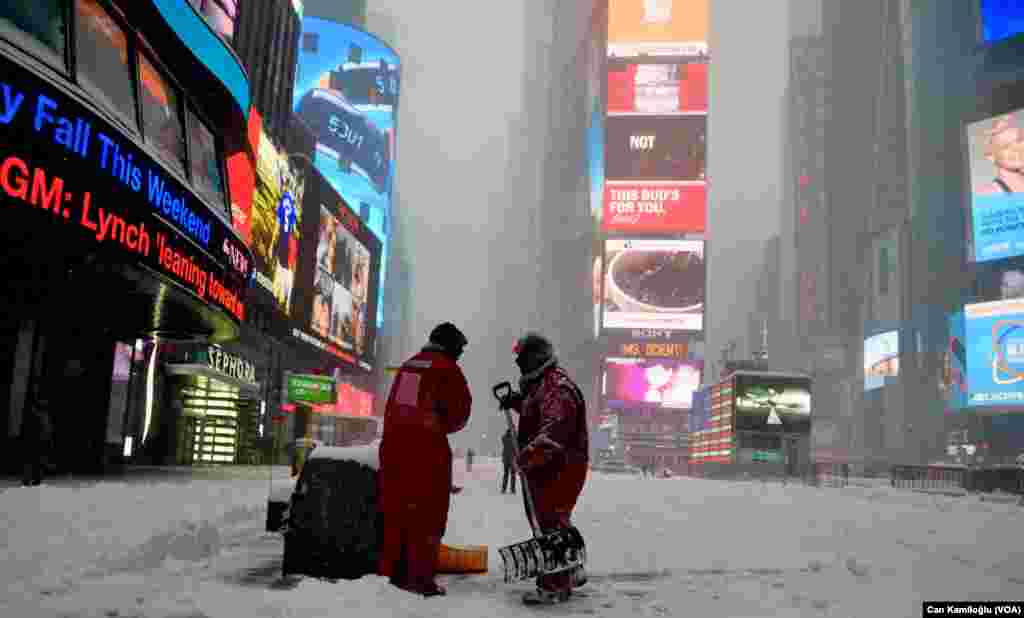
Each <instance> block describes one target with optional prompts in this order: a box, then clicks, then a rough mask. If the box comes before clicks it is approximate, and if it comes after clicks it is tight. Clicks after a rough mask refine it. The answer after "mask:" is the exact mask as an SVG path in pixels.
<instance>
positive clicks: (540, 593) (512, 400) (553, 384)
mask: <svg viewBox="0 0 1024 618" xmlns="http://www.w3.org/2000/svg"><path fill="white" fill-rule="evenodd" d="M515 353H516V365H517V366H518V367H519V370H520V372H521V373H522V377H521V378H520V380H519V386H520V390H519V392H518V393H516V394H514V395H512V396H510V397H509V398H508V399H507V400H506V401H505V402H503V403H502V408H508V409H512V410H515V411H517V412H518V413H519V423H518V432H517V434H518V435H517V437H516V441H517V446H518V447H519V449H518V450H519V453H518V456H517V457H516V460H515V462H514V463H515V466H516V468H517V469H518V470H519V471H521V472H522V474H523V477H524V478H523V483H524V484H528V486H529V487H528V488H529V493H530V495H531V496H532V497H533V506H534V509H535V513H534V516H535V519H536V522H537V525H538V527H539V528H540V530H541V532H542V533H545V534H546V533H549V532H552V531H554V530H558V529H563V528H568V527H570V526H571V525H572V522H571V518H572V511H573V509H574V508H575V506H576V501H577V500H578V499H579V496H580V493H581V492H582V491H583V485H584V484H585V483H586V480H587V471H588V469H589V467H590V448H589V438H588V434H587V410H586V402H585V400H584V398H583V393H582V392H581V391H580V388H579V387H578V386H577V385H576V383H575V382H573V380H572V378H571V377H569V374H568V373H566V372H565V370H564V369H562V368H561V367H559V365H558V359H557V358H556V357H555V352H554V347H553V346H552V345H551V342H550V341H548V339H547V338H545V337H544V336H543V335H540V334H538V333H527V334H526V335H524V336H523V337H522V338H520V339H519V341H518V342H517V343H516V346H515ZM523 494H524V498H525V494H526V491H525V489H524V491H523ZM524 503H525V500H524ZM585 582H586V575H585V574H584V572H583V569H582V568H577V569H575V570H573V571H569V572H563V573H554V574H548V575H542V576H540V577H538V578H537V590H536V591H535V592H532V593H528V594H527V595H526V596H524V597H523V601H524V602H525V603H527V604H531V605H533V604H540V603H554V602H558V601H564V600H566V599H568V598H569V596H570V594H571V593H572V589H573V588H574V587H578V586H581V585H583V584H584V583H585Z"/></svg>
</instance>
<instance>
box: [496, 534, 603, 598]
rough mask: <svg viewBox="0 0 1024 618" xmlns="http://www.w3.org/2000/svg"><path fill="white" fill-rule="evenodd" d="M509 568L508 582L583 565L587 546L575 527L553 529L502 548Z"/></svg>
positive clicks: (505, 565) (506, 571) (505, 564)
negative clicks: (539, 535)
mask: <svg viewBox="0 0 1024 618" xmlns="http://www.w3.org/2000/svg"><path fill="white" fill-rule="evenodd" d="M498 554H499V555H500V556H501V561H502V563H503V565H504V568H505V583H507V584H511V583H514V582H519V581H523V580H526V579H533V578H536V577H539V576H541V575H552V574H554V573H561V572H563V571H568V570H570V569H574V568H576V567H580V566H583V565H584V563H585V562H586V559H587V548H586V544H585V543H584V542H583V535H581V534H580V532H579V530H577V529H576V528H575V527H569V528H563V529H561V530H555V531H553V532H549V533H547V534H545V535H543V536H541V537H538V538H535V539H530V540H528V541H523V542H521V543H514V544H512V545H508V546H506V547H502V548H500V549H499V550H498Z"/></svg>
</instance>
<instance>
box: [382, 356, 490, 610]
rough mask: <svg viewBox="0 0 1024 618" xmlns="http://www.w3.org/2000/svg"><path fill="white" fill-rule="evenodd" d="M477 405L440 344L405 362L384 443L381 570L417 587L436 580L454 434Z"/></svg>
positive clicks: (395, 388)
mask: <svg viewBox="0 0 1024 618" xmlns="http://www.w3.org/2000/svg"><path fill="white" fill-rule="evenodd" d="M471 403H472V397H471V396H470V393H469V386H468V384H467V383H466V378H465V376H464V375H463V373H462V370H461V369H460V368H459V366H458V365H457V364H455V361H454V360H453V359H452V358H451V357H449V356H446V355H445V354H443V353H442V352H441V351H440V348H436V347H434V346H427V347H426V348H424V349H423V351H422V352H420V353H419V354H417V355H416V356H414V357H412V358H411V359H409V360H408V361H406V362H405V364H404V365H402V368H401V369H400V370H399V372H398V375H397V376H395V382H394V384H393V385H392V387H391V394H390V395H389V396H388V403H387V408H386V410H385V413H384V414H385V415H384V433H383V436H382V437H381V444H380V476H379V487H378V494H379V495H378V500H379V505H380V507H379V508H380V511H381V515H382V518H383V528H384V529H383V538H382V544H381V552H380V559H379V563H378V572H379V573H380V574H381V575H385V576H388V577H391V578H392V581H393V582H395V583H396V584H400V585H402V586H403V587H406V588H409V589H410V590H415V591H420V592H422V591H425V590H429V589H431V588H432V587H433V586H434V585H435V584H434V569H435V568H436V565H437V557H438V553H439V550H440V544H441V537H442V536H443V535H444V531H445V527H446V526H447V523H448V506H449V499H450V494H449V492H450V490H451V487H452V451H451V447H450V446H449V445H448V434H450V433H455V432H456V431H459V430H461V429H462V428H463V427H465V426H466V423H467V422H468V421H469V411H470V405H471ZM403 563H404V566H405V568H404V569H403V568H402V566H403ZM403 571H404V572H403Z"/></svg>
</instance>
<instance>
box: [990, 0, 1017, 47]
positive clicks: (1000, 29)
mask: <svg viewBox="0 0 1024 618" xmlns="http://www.w3.org/2000/svg"><path fill="white" fill-rule="evenodd" d="M981 23H982V31H983V33H984V38H985V42H987V43H994V42H996V41H1002V40H1004V39H1009V38H1011V37H1014V36H1017V35H1019V34H1021V33H1024V5H1021V3H1020V0H981Z"/></svg>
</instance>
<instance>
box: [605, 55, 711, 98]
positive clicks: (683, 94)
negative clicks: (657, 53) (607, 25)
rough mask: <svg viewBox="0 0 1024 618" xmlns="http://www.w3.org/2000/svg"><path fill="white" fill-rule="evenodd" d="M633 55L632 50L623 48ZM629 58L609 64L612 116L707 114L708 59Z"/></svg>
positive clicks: (609, 92) (609, 96) (688, 57)
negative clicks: (631, 114)
mask: <svg viewBox="0 0 1024 618" xmlns="http://www.w3.org/2000/svg"><path fill="white" fill-rule="evenodd" d="M619 51H620V52H627V53H628V52H629V51H631V50H629V49H620V50H619ZM679 51H680V52H681V53H680V56H679V57H677V58H671V57H663V58H653V59H652V58H650V57H649V56H642V57H636V58H631V57H626V58H621V59H620V58H616V59H614V60H610V61H609V65H608V111H609V112H611V113H643V114H674V113H707V111H708V58H707V56H706V55H695V56H685V55H682V52H684V51H690V50H679Z"/></svg>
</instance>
